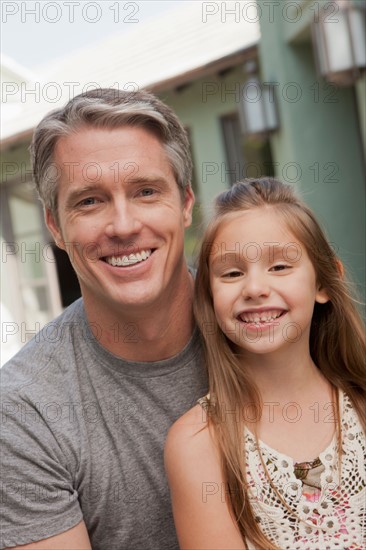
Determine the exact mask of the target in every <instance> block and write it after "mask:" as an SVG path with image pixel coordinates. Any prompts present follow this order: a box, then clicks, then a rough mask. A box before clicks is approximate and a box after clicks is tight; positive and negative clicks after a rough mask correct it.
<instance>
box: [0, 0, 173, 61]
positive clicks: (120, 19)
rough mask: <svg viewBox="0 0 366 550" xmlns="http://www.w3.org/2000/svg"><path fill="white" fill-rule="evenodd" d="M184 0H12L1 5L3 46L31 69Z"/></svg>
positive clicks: (10, 55) (8, 52)
mask: <svg viewBox="0 0 366 550" xmlns="http://www.w3.org/2000/svg"><path fill="white" fill-rule="evenodd" d="M181 3H182V1H177V0H164V1H161V0H160V1H155V0H149V1H139V0H136V1H132V2H130V1H127V2H125V1H120V0H113V1H109V0H98V1H96V2H92V1H89V0H69V1H66V0H65V1H63V0H58V1H48V0H42V1H6V0H3V1H2V2H0V9H1V52H2V53H3V54H6V55H7V56H9V57H11V58H12V59H14V60H15V61H17V62H18V63H20V64H21V65H23V66H24V67H26V68H27V69H30V70H33V71H36V70H37V68H40V67H42V66H43V65H47V64H50V63H52V61H53V60H57V58H59V57H63V56H65V55H67V54H70V53H71V52H72V51H73V50H75V49H79V48H82V47H83V46H85V45H88V44H92V43H93V42H97V41H99V40H101V39H103V38H105V37H107V36H108V35H111V34H113V33H120V32H128V31H129V30H131V29H132V28H133V26H134V25H138V24H139V22H142V21H145V20H146V19H148V18H151V17H156V15H157V14H159V13H163V12H164V11H166V10H169V9H174V8H175V7H176V6H177V4H181Z"/></svg>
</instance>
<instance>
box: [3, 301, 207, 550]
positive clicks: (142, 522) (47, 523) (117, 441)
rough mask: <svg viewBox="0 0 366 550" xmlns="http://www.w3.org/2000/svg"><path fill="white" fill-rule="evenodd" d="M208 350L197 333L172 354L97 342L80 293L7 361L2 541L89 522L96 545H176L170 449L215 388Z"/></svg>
mask: <svg viewBox="0 0 366 550" xmlns="http://www.w3.org/2000/svg"><path fill="white" fill-rule="evenodd" d="M98 329H99V330H103V327H98ZM123 333H124V335H126V334H127V337H130V338H134V337H135V335H134V327H132V326H131V331H129V329H128V327H127V330H126V327H125V329H124V331H123ZM125 337H126V336H125ZM136 345H140V344H139V343H138V342H136ZM201 353H202V351H201V342H200V337H199V334H198V332H197V330H196V331H195V333H194V334H193V336H192V338H191V340H190V342H189V343H188V344H187V346H186V347H185V348H184V349H183V350H182V351H181V352H180V353H179V354H178V355H176V356H174V357H172V358H170V359H166V360H163V361H157V362H147V363H142V362H128V361H124V360H122V359H120V358H118V357H116V356H114V355H112V354H111V353H109V352H108V351H107V350H106V349H104V348H103V347H102V346H100V344H99V343H98V341H97V339H96V338H94V336H93V335H92V333H91V330H90V327H89V325H88V323H87V321H86V316H85V311H84V307H83V302H82V300H81V299H80V300H78V301H77V302H75V303H74V304H72V305H71V306H70V307H69V308H68V309H67V310H66V311H65V312H64V313H63V314H62V315H61V316H60V317H59V318H58V319H56V320H55V321H53V322H52V323H50V324H49V325H47V327H45V328H44V329H43V330H42V331H41V332H40V333H39V334H38V335H37V336H36V337H35V338H33V340H32V341H31V342H30V343H29V344H27V345H26V346H25V347H24V348H23V349H22V350H21V351H20V352H19V353H18V354H17V355H16V356H15V357H14V358H13V359H12V360H11V361H10V362H9V363H8V364H7V365H6V366H4V367H3V369H2V392H3V397H2V424H1V432H2V440H3V442H2V462H3V465H2V478H3V483H2V519H1V523H2V540H1V548H4V547H11V546H16V545H21V544H27V543H30V542H32V541H37V540H40V539H43V538H47V537H50V536H53V535H56V534H59V533H61V532H63V531H66V530H68V529H71V528H72V527H74V526H75V525H77V524H78V523H79V522H80V521H81V519H84V521H85V523H86V527H87V529H88V532H89V536H90V540H91V544H92V547H93V550H100V549H105V550H107V549H108V550H117V549H118V550H119V549H126V550H137V549H138V550H148V549H151V550H173V549H175V548H178V543H177V539H176V535H175V530H174V524H173V518H172V513H171V509H170V498H169V489H168V486H167V481H166V478H165V473H164V465H163V446H164V441H165V437H166V434H167V431H168V429H169V427H170V425H171V424H172V423H173V422H174V421H175V420H176V419H177V418H178V417H179V416H180V415H182V414H183V413H184V412H185V411H187V410H188V409H189V408H190V407H192V406H193V405H194V404H195V403H196V401H197V399H198V398H199V397H201V396H202V395H204V394H205V393H206V392H207V379H206V374H205V372H204V368H203V361H202V355H201Z"/></svg>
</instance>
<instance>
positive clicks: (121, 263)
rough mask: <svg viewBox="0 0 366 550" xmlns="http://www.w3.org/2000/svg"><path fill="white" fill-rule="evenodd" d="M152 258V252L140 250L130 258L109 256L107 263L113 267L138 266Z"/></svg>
mask: <svg viewBox="0 0 366 550" xmlns="http://www.w3.org/2000/svg"><path fill="white" fill-rule="evenodd" d="M149 256H151V250H140V252H136V253H135V254H130V255H129V256H108V257H107V258H106V262H107V264H109V265H112V266H113V267H117V266H118V267H126V266H128V265H133V264H138V263H139V262H143V261H144V260H147V259H148V257H149Z"/></svg>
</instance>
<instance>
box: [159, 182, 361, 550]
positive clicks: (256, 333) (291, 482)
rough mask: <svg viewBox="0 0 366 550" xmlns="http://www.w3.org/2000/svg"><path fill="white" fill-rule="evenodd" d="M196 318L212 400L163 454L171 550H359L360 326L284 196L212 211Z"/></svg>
mask: <svg viewBox="0 0 366 550" xmlns="http://www.w3.org/2000/svg"><path fill="white" fill-rule="evenodd" d="M195 313H196V318H197V323H198V325H199V327H200V330H201V333H202V336H203V339H204V343H205V352H206V362H207V367H208V372H209V386H210V393H209V395H207V396H206V397H204V398H203V399H202V400H200V404H198V405H197V406H196V407H194V408H193V409H191V410H190V411H189V412H188V413H187V414H186V415H184V416H183V417H182V418H181V419H180V420H178V421H177V422H176V423H175V424H174V426H173V427H172V429H171V430H170V432H169V435H168V439H167V443H166V454H165V459H166V468H167V474H168V478H169V483H170V487H171V494H172V502H173V512H174V518H175V523H176V528H177V534H178V539H179V543H180V546H181V548H184V549H195V550H197V549H215V550H217V549H230V550H233V549H244V548H247V549H254V548H255V549H261V550H278V549H288V550H297V549H298V550H303V549H307V550H336V549H342V550H346V549H347V550H361V549H362V548H365V547H366V546H365V545H366V509H365V502H366V468H365V450H366V445H365V434H364V432H365V431H366V407H365V403H366V376H365V374H366V371H365V357H366V347H365V341H364V331H363V326H362V322H361V319H360V317H359V315H358V314H357V311H356V309H355V307H354V305H353V301H352V299H351V297H350V295H349V292H348V290H347V287H346V284H345V281H344V274H343V268H342V264H341V263H340V261H339V260H338V259H337V258H336V256H335V254H334V252H333V250H332V249H331V248H330V246H329V244H328V243H327V241H326V239H325V237H324V234H323V232H322V230H321V229H320V227H319V225H318V223H317V221H316V220H315V218H314V215H313V214H312V212H311V211H310V210H309V209H308V208H307V207H306V206H305V204H304V203H302V202H301V201H300V200H299V199H298V198H297V197H296V196H295V195H294V193H293V191H292V189H291V187H290V186H287V185H284V184H282V183H280V182H278V181H275V180H246V181H244V182H242V183H238V184H235V185H234V186H233V187H232V188H231V189H230V190H228V191H225V192H224V193H222V194H221V195H219V197H218V198H217V199H216V215H215V217H214V219H213V221H212V222H211V224H210V225H209V227H208V229H207V231H206V233H205V236H204V239H203V244H202V249H201V253H200V259H199V267H198V274H197V279H196V296H195Z"/></svg>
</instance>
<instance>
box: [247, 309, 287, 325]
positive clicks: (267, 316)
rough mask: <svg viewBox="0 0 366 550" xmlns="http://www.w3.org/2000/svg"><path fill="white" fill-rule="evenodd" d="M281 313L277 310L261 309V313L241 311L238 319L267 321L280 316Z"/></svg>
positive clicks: (250, 321)
mask: <svg viewBox="0 0 366 550" xmlns="http://www.w3.org/2000/svg"><path fill="white" fill-rule="evenodd" d="M282 313H283V312H282V311H278V310H271V311H263V312H262V313H242V314H241V315H240V319H241V320H242V321H244V323H269V322H270V321H274V320H275V319H277V318H278V317H280V315H282Z"/></svg>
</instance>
